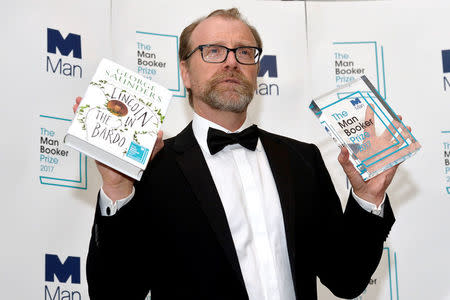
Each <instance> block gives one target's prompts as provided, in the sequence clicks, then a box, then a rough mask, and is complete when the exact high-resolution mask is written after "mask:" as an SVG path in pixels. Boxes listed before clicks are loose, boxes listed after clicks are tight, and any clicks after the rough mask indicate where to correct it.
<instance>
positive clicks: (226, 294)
mask: <svg viewBox="0 0 450 300" xmlns="http://www.w3.org/2000/svg"><path fill="white" fill-rule="evenodd" d="M260 139H261V142H262V144H263V147H264V150H265V151H266V154H267V157H268V160H269V163H270V167H271V169H272V173H273V176H274V179H275V183H276V186H277V189H278V193H279V196H280V201H281V208H282V212H283V220H284V225H285V230H286V238H287V246H288V253H289V259H290V264H291V270H292V277H293V280H294V287H295V291H296V296H297V299H307V300H309V299H317V288H316V278H317V277H319V278H320V280H321V281H322V283H323V284H325V285H326V286H327V287H328V288H329V289H330V290H331V291H332V292H333V293H334V294H335V295H337V296H339V297H343V298H353V297H356V296H357V295H359V294H360V293H361V292H363V291H364V289H365V287H366V286H367V284H368V282H369V280H370V277H371V275H372V274H373V272H374V271H375V269H376V267H377V265H378V263H379V260H380V258H381V254H382V250H383V242H384V241H385V239H386V237H387V235H388V233H389V230H390V228H391V226H392V224H393V223H394V216H393V213H392V210H391V207H390V204H389V200H388V201H386V204H385V212H384V217H383V218H381V217H378V216H375V215H372V214H370V213H368V212H366V211H365V210H363V209H362V208H361V207H360V206H359V205H358V204H357V203H356V201H355V200H354V199H353V198H352V197H351V196H350V198H349V201H348V204H347V207H346V210H345V213H343V212H342V208H341V204H340V200H339V198H338V196H337V194H336V192H335V189H334V187H333V184H332V182H331V179H330V176H329V174H328V172H327V170H326V168H325V165H324V162H323V160H322V158H321V156H320V152H319V150H318V149H317V147H316V146H314V145H311V144H305V143H302V142H298V141H295V140H292V139H289V138H286V137H281V136H277V135H274V134H271V133H268V132H265V131H263V130H260ZM87 279H88V284H89V294H90V298H91V299H144V298H145V296H146V295H147V293H148V291H149V290H151V292H152V300H161V299H196V300H200V299H208V300H215V299H229V300H240V299H248V296H247V292H246V289H245V285H244V281H243V277H242V274H241V270H240V267H239V261H238V258H237V255H236V251H235V248H234V244H233V239H232V237H231V233H230V229H229V226H228V223H227V219H226V215H225V211H224V208H223V206H222V203H221V201H220V198H219V195H218V192H217V190H216V187H215V185H214V182H213V179H212V177H211V174H210V172H209V170H208V167H207V164H206V161H205V159H204V157H203V154H202V152H201V149H200V147H199V145H198V143H197V141H196V139H195V137H194V134H193V131H192V126H191V125H188V126H187V127H186V128H185V129H184V130H183V131H182V132H181V133H180V134H178V135H177V136H176V137H174V138H171V139H168V140H166V141H165V146H164V148H163V149H162V150H161V151H160V152H159V153H158V155H157V156H156V157H155V158H154V160H153V161H152V162H151V165H150V167H149V169H148V170H147V171H146V172H145V173H144V176H143V178H142V180H141V181H140V182H138V183H136V195H135V197H134V198H133V199H132V200H131V201H130V202H129V203H128V204H127V205H125V206H124V207H123V208H122V209H121V210H120V211H118V212H117V213H116V214H115V215H114V216H111V217H102V216H101V215H100V213H99V209H98V208H97V211H96V216H95V220H94V225H93V228H92V237H91V242H90V247H89V254H88V258H87Z"/></svg>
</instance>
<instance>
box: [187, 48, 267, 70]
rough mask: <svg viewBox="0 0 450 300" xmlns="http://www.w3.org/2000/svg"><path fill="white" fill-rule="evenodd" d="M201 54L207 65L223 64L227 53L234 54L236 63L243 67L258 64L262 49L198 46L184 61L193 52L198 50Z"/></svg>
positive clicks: (190, 53)
mask: <svg viewBox="0 0 450 300" xmlns="http://www.w3.org/2000/svg"><path fill="white" fill-rule="evenodd" d="M199 49H200V52H201V53H202V59H203V61H205V62H207V63H215V64H218V63H223V62H224V61H225V60H227V57H228V53H229V52H230V51H231V52H234V57H235V58H236V60H237V62H238V63H240V64H243V65H255V64H257V63H258V62H259V58H260V56H261V53H262V49H261V48H258V47H250V46H245V47H237V48H233V49H230V48H228V47H225V46H222V45H200V46H198V47H197V48H195V49H194V50H192V51H191V52H189V54H188V55H187V56H186V59H188V58H189V57H191V55H192V54H194V52H195V51H197V50H199Z"/></svg>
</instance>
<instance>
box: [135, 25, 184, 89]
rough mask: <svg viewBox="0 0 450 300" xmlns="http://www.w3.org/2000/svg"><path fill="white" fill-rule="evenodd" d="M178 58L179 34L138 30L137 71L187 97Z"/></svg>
mask: <svg viewBox="0 0 450 300" xmlns="http://www.w3.org/2000/svg"><path fill="white" fill-rule="evenodd" d="M179 65H180V63H179V60H178V36H176V35H170V34H165V33H151V32H143V31H136V72H138V73H139V74H141V75H142V76H144V77H145V78H148V79H150V80H153V81H155V82H157V83H159V84H161V85H163V86H165V87H166V88H167V89H169V90H170V91H172V93H173V97H180V98H184V97H186V89H185V88H184V86H183V81H182V79H181V73H180V68H179Z"/></svg>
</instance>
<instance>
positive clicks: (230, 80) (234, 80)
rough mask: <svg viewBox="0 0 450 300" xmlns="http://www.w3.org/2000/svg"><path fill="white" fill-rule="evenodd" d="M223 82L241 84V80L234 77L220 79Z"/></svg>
mask: <svg viewBox="0 0 450 300" xmlns="http://www.w3.org/2000/svg"><path fill="white" fill-rule="evenodd" d="M222 82H223V83H232V84H241V82H240V81H239V80H238V79H235V78H227V79H224V80H222Z"/></svg>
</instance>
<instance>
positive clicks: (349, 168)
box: [338, 147, 362, 183]
mask: <svg viewBox="0 0 450 300" xmlns="http://www.w3.org/2000/svg"><path fill="white" fill-rule="evenodd" d="M349 156H350V153H349V152H348V149H347V148H345V147H341V153H339V156H338V161H339V163H340V164H341V166H342V169H343V170H344V172H345V174H346V175H347V177H348V179H349V180H350V182H351V183H356V182H357V181H358V179H359V181H360V180H362V178H361V176H360V175H359V172H358V171H357V170H356V169H355V167H354V166H353V164H352V162H351V161H350V159H349Z"/></svg>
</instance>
